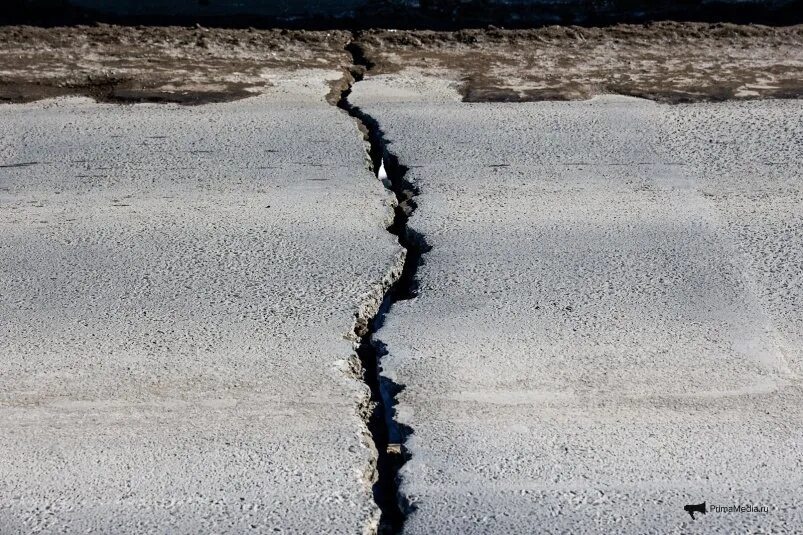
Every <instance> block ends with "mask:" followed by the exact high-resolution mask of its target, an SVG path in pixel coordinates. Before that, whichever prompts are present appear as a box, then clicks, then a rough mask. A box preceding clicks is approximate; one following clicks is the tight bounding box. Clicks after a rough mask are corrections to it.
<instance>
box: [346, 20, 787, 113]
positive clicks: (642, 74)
mask: <svg viewBox="0 0 803 535" xmlns="http://www.w3.org/2000/svg"><path fill="white" fill-rule="evenodd" d="M359 41H360V45H361V46H362V47H363V53H364V55H365V57H366V58H367V59H368V60H369V61H370V62H371V63H373V64H375V66H374V68H373V69H372V72H374V73H379V72H396V71H399V70H403V69H408V70H417V71H420V72H421V73H423V74H430V75H432V76H438V77H444V76H445V77H449V78H452V79H454V80H457V81H459V82H460V87H461V92H462V94H463V97H464V100H466V101H475V102H476V101H528V100H546V99H558V100H569V99H572V100H573V99H585V98H589V97H591V96H593V95H595V94H600V93H615V94H622V95H630V96H638V97H645V98H650V99H655V100H659V101H665V102H682V101H700V100H723V99H730V98H783V97H799V96H800V95H801V94H803V93H802V90H803V26H788V27H779V28H770V27H765V26H738V25H733V24H701V23H672V22H664V23H657V24H651V25H646V26H645V25H618V26H611V27H607V28H581V27H572V26H570V27H560V26H552V27H545V28H541V29H536V30H497V29H488V30H464V31H459V32H388V31H371V32H366V33H365V34H364V35H362V36H361V38H360V40H359Z"/></svg>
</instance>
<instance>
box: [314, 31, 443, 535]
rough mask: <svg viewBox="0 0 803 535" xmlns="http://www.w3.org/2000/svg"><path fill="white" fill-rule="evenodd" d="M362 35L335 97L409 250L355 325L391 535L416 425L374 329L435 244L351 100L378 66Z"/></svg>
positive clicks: (378, 135) (377, 483) (378, 491)
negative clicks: (404, 420) (406, 418)
mask: <svg viewBox="0 0 803 535" xmlns="http://www.w3.org/2000/svg"><path fill="white" fill-rule="evenodd" d="M356 39H357V36H356V35H355V38H354V39H352V41H351V42H350V43H348V44H347V45H346V50H347V51H348V52H349V53H350V54H351V56H352V58H353V61H352V65H351V66H350V67H349V68H348V70H347V72H346V73H345V74H344V78H343V80H341V82H340V83H339V84H338V85H337V86H336V87H335V88H333V91H332V93H330V96H329V101H330V102H332V103H333V104H334V105H336V106H337V107H339V108H340V109H342V110H344V111H345V112H346V113H348V114H349V116H351V117H352V118H354V119H355V120H356V122H357V125H358V128H359V129H360V131H361V132H362V133H363V135H364V136H365V138H366V140H367V141H368V146H367V150H368V158H367V166H368V167H369V169H370V170H371V171H372V172H373V173H374V174H375V175H376V176H377V179H378V180H381V181H382V183H383V184H384V186H385V187H386V188H387V189H388V190H389V191H390V192H392V193H393V195H394V196H395V199H396V203H395V206H394V216H393V219H392V220H391V221H390V222H389V224H388V226H387V230H388V232H390V233H391V234H393V235H394V236H396V237H397V239H398V241H399V244H400V245H401V247H402V249H403V253H402V254H401V255H399V256H398V257H397V258H396V259H395V262H394V264H393V265H392V266H391V268H390V270H389V272H388V275H386V277H385V279H384V280H383V282H382V283H380V284H377V285H375V287H374V289H373V292H372V293H371V294H370V295H372V297H369V299H368V300H367V302H365V303H364V304H363V306H362V307H361V308H360V310H359V311H358V312H357V314H356V320H355V323H354V328H353V337H354V340H355V353H356V354H357V356H358V363H355V364H358V367H359V369H358V370H354V371H355V375H356V376H358V377H360V378H361V380H362V381H363V382H365V384H366V385H367V386H368V387H369V389H370V399H368V400H364V401H363V402H362V403H361V405H360V408H359V411H360V415H361V417H362V418H363V420H364V422H365V424H366V427H367V429H368V431H369V432H370V436H371V440H372V442H373V446H374V447H375V449H376V456H377V457H376V460H375V466H374V467H372V470H370V472H371V480H372V482H373V494H374V500H375V501H376V504H377V506H378V507H379V510H380V518H379V520H378V522H376V523H375V525H374V526H371V529H369V531H374V532H376V533H380V534H391V533H400V532H401V531H402V528H403V526H404V521H405V518H406V516H407V513H408V512H409V510H410V506H409V504H408V503H406V500H405V499H404V497H403V496H402V495H401V494H400V493H399V475H398V474H399V469H400V468H401V467H402V465H403V464H404V463H405V462H406V461H407V458H408V454H407V452H406V451H405V448H404V443H405V441H406V437H407V436H408V435H409V434H410V433H411V432H412V429H410V428H409V427H407V426H404V425H402V424H400V423H398V422H396V421H395V419H394V413H395V409H394V406H395V403H396V401H395V399H396V396H397V395H398V393H399V392H401V391H402V389H403V388H404V387H403V386H402V385H399V384H396V383H394V382H393V381H391V380H390V379H388V378H387V377H384V376H382V375H381V369H382V368H381V359H382V357H383V356H384V355H386V354H387V351H386V348H385V345H384V344H383V343H382V342H381V340H378V339H377V338H375V337H374V334H375V333H376V331H377V330H378V329H379V328H380V327H381V325H382V323H383V321H384V318H385V316H386V315H387V314H388V313H389V312H390V310H391V308H392V307H393V304H394V303H396V302H398V301H402V300H406V299H412V298H413V297H415V296H416V294H417V284H416V271H417V269H418V266H419V265H420V264H421V257H422V255H423V254H424V253H425V252H426V251H427V250H429V246H428V245H427V243H426V240H425V239H424V237H423V236H422V235H420V234H419V233H417V232H415V231H414V230H412V229H411V228H409V227H408V225H407V222H408V220H409V218H410V215H411V214H412V213H413V211H415V209H416V204H415V197H416V195H417V194H418V190H417V188H416V187H415V186H414V185H413V184H411V183H410V182H409V181H408V180H406V178H405V175H406V173H407V168H406V167H405V166H403V165H402V164H400V163H399V160H398V158H397V157H396V156H395V155H394V154H392V153H391V152H390V151H389V150H388V143H387V141H386V139H385V135H384V132H383V131H382V129H381V127H380V126H379V123H378V122H377V121H376V120H375V119H374V118H373V117H371V116H370V115H368V114H367V113H365V112H364V111H363V110H361V109H360V108H359V107H357V106H355V105H353V104H352V103H351V102H350V101H349V95H350V94H351V90H352V87H353V86H354V84H356V83H358V82H360V81H361V80H362V79H363V77H364V75H365V74H366V72H368V71H369V70H370V69H371V67H372V64H371V63H370V62H369V61H368V60H367V59H366V57H365V55H364V54H363V51H362V49H361V47H360V45H359V44H358V43H357V41H356ZM338 91H339V93H338ZM336 95H337V98H335V96H336ZM380 296H381V297H380Z"/></svg>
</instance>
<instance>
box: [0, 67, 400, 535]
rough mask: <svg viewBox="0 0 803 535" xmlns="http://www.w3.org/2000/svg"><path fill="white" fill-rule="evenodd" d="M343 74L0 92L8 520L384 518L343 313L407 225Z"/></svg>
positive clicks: (349, 320)
mask: <svg viewBox="0 0 803 535" xmlns="http://www.w3.org/2000/svg"><path fill="white" fill-rule="evenodd" d="M337 76H339V73H337V72H334V73H332V72H323V73H322V72H317V73H311V74H310V73H309V72H307V73H296V75H294V76H289V75H287V76H284V77H282V79H281V80H275V81H274V83H273V86H272V89H270V90H268V91H267V92H266V93H265V94H264V95H262V96H259V97H254V98H251V99H246V100H242V101H239V102H236V103H226V104H212V105H208V106H204V107H201V108H198V107H195V108H189V107H179V106H175V105H161V106H156V105H149V104H145V105H134V106H115V105H107V104H96V103H93V102H91V101H89V100H87V99H59V100H50V101H43V102H40V103H36V104H24V105H13V106H12V105H3V106H0V116H2V124H3V129H2V132H0V205H2V209H1V210H0V281H2V282H1V283H0V331H1V332H2V336H0V365H1V366H2V374H0V392H1V394H0V458H2V459H3V462H2V463H0V496H1V497H2V498H1V499H0V531H2V532H3V533H32V532H67V533H77V532H82V533H84V532H85V533H90V532H91V533H153V532H170V533H199V532H207V533H208V532H218V533H219V532H229V533H241V532H245V531H249V530H251V529H252V528H255V531H258V532H268V531H271V530H274V531H278V530H286V531H292V532H308V533H312V532H316V533H317V532H331V533H359V532H361V531H363V529H370V528H371V527H372V526H373V525H374V524H375V521H376V517H377V514H378V512H377V510H376V506H375V505H374V502H373V499H372V493H371V489H370V484H371V481H372V479H373V478H374V474H372V473H371V465H372V462H373V460H374V457H375V452H374V451H373V450H372V445H371V442H370V437H367V436H366V435H365V427H364V424H363V421H362V420H361V418H360V416H359V414H358V404H359V403H361V402H363V401H364V400H365V398H366V396H367V392H366V387H365V385H364V384H363V383H362V382H361V381H360V380H359V378H357V377H354V376H352V375H349V367H350V361H351V360H352V353H353V347H352V344H353V342H352V341H351V340H348V339H347V337H346V335H347V334H348V333H349V332H350V331H351V329H352V324H353V322H354V314H355V311H357V310H358V308H359V307H360V306H361V304H364V302H365V301H366V300H369V296H367V295H366V292H368V291H369V290H370V289H371V286H372V284H375V283H377V282H378V281H380V280H381V279H382V278H383V277H384V276H385V274H386V272H387V270H388V269H389V267H390V266H391V265H393V263H394V262H395V261H396V259H395V257H396V254H397V252H398V245H397V244H395V243H394V241H393V240H392V239H391V237H390V236H389V235H388V234H387V233H386V231H385V228H384V225H385V224H386V221H387V220H388V218H389V217H391V215H392V210H391V207H390V206H389V203H391V201H390V200H389V198H388V196H387V194H386V193H385V190H384V188H383V187H382V185H381V183H379V182H378V181H377V180H376V179H375V178H374V177H373V176H372V175H371V174H370V173H369V172H368V171H367V169H366V167H365V152H364V143H363V140H362V139H361V137H360V135H359V133H358V131H357V129H356V128H355V126H354V124H353V122H352V120H351V119H350V118H349V117H348V116H346V115H345V114H343V113H341V112H340V111H339V110H337V109H336V108H333V107H332V106H330V105H329V104H328V103H326V102H325V101H324V100H323V95H324V94H325V93H326V91H327V90H328V87H327V85H326V84H325V81H326V79H328V78H332V77H337Z"/></svg>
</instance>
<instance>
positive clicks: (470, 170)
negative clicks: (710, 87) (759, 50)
mask: <svg viewBox="0 0 803 535" xmlns="http://www.w3.org/2000/svg"><path fill="white" fill-rule="evenodd" d="M447 84H448V82H444V85H443V87H440V86H438V84H435V83H434V82H433V81H432V80H431V79H417V78H415V77H414V76H411V75H409V74H407V75H396V76H392V75H387V76H376V77H373V78H369V79H368V80H367V81H364V82H361V83H359V84H357V86H356V87H355V89H354V91H353V93H352V95H351V97H350V100H351V102H352V103H354V104H355V105H357V106H359V107H360V108H361V109H362V110H363V111H364V112H365V113H367V114H369V115H370V116H372V117H373V118H374V119H376V120H377V121H378V123H379V124H380V125H381V128H382V130H383V132H384V134H385V138H386V140H387V141H388V142H389V144H388V146H387V148H388V150H389V151H390V152H392V153H393V154H395V155H396V156H397V157H398V158H399V161H400V163H401V164H402V165H404V166H407V167H408V168H409V170H408V172H407V174H406V175H405V178H406V179H407V180H409V181H411V182H412V183H414V184H415V185H416V186H417V187H418V188H419V190H420V193H419V195H418V196H417V197H416V203H417V205H418V208H417V210H416V211H415V213H414V214H413V216H412V218H411V219H410V221H409V226H410V227H411V228H412V229H413V230H415V231H417V232H419V233H421V234H423V235H424V237H425V238H426V241H427V243H428V245H430V246H431V248H432V249H431V250H430V251H429V252H427V253H426V254H425V256H424V259H423V265H422V266H421V267H420V268H419V270H418V273H417V275H418V280H419V292H418V296H417V297H416V298H415V299H413V300H410V301H402V302H399V303H396V304H395V305H394V306H393V308H392V309H391V311H390V313H389V314H388V315H387V317H386V320H385V323H384V325H383V327H382V328H381V330H379V332H378V333H377V334H376V336H375V338H377V339H378V340H380V341H381V342H382V343H383V344H384V345H385V346H386V348H387V351H388V355H387V356H385V357H383V359H382V369H383V372H382V373H383V375H384V376H385V377H387V378H388V379H390V380H392V381H394V382H396V383H398V384H400V385H403V386H404V390H403V391H402V392H401V393H400V394H399V395H398V405H397V407H396V411H397V412H396V419H397V421H398V422H400V423H401V424H404V425H406V426H409V427H410V428H411V430H412V435H410V437H409V439H408V442H407V448H408V450H409V454H410V455H411V458H410V460H408V461H407V463H406V464H405V465H404V466H403V467H402V469H401V473H400V475H401V493H402V495H403V496H404V498H405V499H406V500H407V501H409V502H410V504H411V506H412V510H411V512H410V515H409V518H408V519H407V522H406V525H405V526H406V532H407V533H436V532H461V533H503V532H504V533H533V532H544V533H602V532H605V533H612V532H617V533H621V532H626V533H633V532H638V533H668V532H673V533H697V532H699V533H711V532H715V531H727V532H757V531H767V532H773V531H778V532H783V531H790V530H793V529H794V528H793V526H796V525H800V523H801V521H803V510H801V508H800V506H799V502H800V501H801V498H803V494H801V491H800V489H801V483H803V478H801V476H800V474H801V473H803V472H801V470H800V468H801V458H803V441H801V439H803V412H801V409H800V406H801V401H803V395H802V394H803V393H802V392H801V388H800V370H801V368H800V366H801V353H800V345H801V344H800V341H801V333H802V332H803V331H802V330H801V326H802V325H801V322H800V317H801V316H800V314H799V310H800V304H801V302H800V299H801V296H802V295H803V282H802V280H801V277H799V276H798V275H799V271H800V266H801V259H803V245H802V244H803V241H801V240H800V239H799V238H800V236H801V233H803V217H802V215H803V214H801V212H800V209H799V208H798V207H799V206H800V202H799V200H800V195H801V191H803V184H801V182H800V175H801V168H800V162H801V161H803V141H801V140H803V131H801V126H800V125H801V124H803V121H802V119H803V106H801V104H800V103H799V102H798V101H774V102H769V101H757V102H752V103H741V104H736V103H721V104H696V105H678V106H670V105H663V104H656V103H654V102H649V101H643V100H639V99H631V98H624V97H598V98H595V99H592V100H589V101H581V102H542V103H519V104H466V103H461V102H458V100H459V98H460V96H459V95H458V94H457V93H456V92H454V91H453V90H451V89H449V88H448V85H447ZM388 93H390V94H392V95H393V100H392V101H391V102H388V100H387V99H386V98H385V95H386V94H388ZM700 502H707V504H708V507H709V513H708V514H707V515H706V516H705V517H702V518H700V517H699V515H698V519H697V520H692V519H691V518H690V517H689V515H688V514H687V512H685V511H684V509H683V507H684V505H686V504H696V503H700ZM714 505H716V506H731V505H745V506H748V505H751V506H756V507H766V508H767V512H752V513H746V512H744V513H725V512H721V511H714V510H712V509H711V508H712V506H714Z"/></svg>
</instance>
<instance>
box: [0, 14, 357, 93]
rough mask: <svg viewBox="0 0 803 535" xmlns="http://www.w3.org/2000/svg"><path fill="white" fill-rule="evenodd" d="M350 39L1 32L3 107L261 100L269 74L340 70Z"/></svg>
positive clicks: (157, 30)
mask: <svg viewBox="0 0 803 535" xmlns="http://www.w3.org/2000/svg"><path fill="white" fill-rule="evenodd" d="M351 38H352V35H351V33H350V32H343V31H331V32H309V31H303V30H249V29H244V30H243V29H239V30H227V29H207V28H201V27H195V28H180V27H125V26H109V25H96V26H75V27H63V28H37V27H31V26H5V27H3V26H0V102H2V101H7V102H8V101H10V102H28V101H32V100H38V99H42V98H48V97H53V96H58V95H88V96H91V97H94V98H96V99H97V100H100V101H112V102H179V103H182V104H202V103H206V102H219V101H227V100H235V99H239V98H243V97H247V96H249V95H253V94H254V93H255V92H259V91H261V90H262V89H264V88H265V87H266V85H267V84H268V82H267V80H266V79H265V77H264V75H265V74H266V72H269V71H271V70H295V69H299V68H315V67H317V68H326V69H337V70H339V69H340V68H341V66H343V65H348V64H349V63H350V62H351V56H350V54H349V53H348V52H346V51H345V49H344V47H345V46H346V44H347V43H348V42H349V41H350V40H351Z"/></svg>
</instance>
